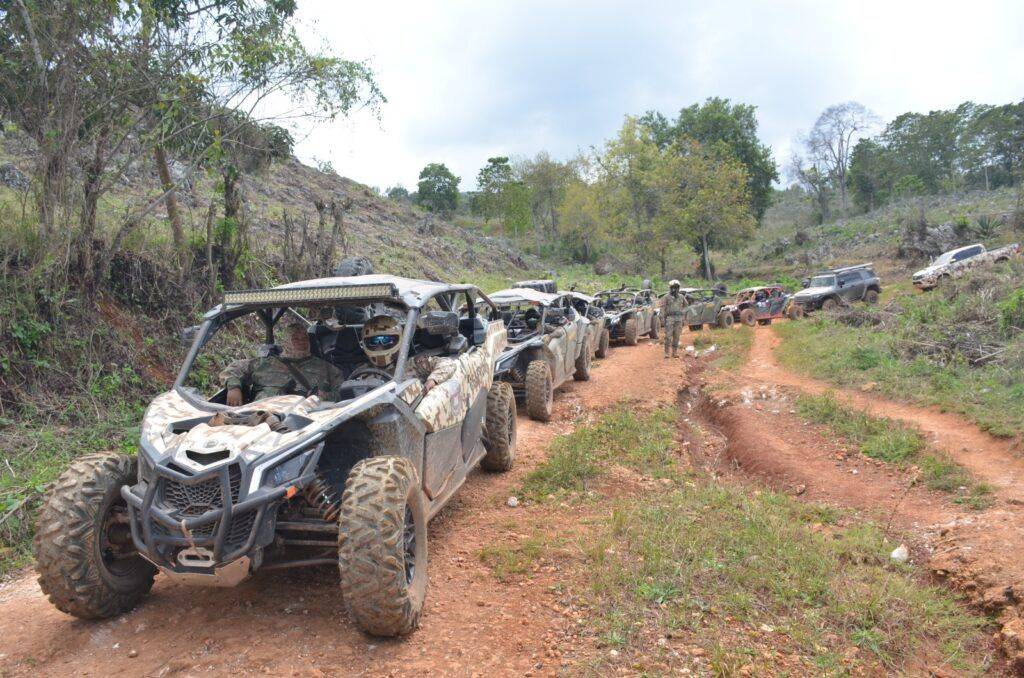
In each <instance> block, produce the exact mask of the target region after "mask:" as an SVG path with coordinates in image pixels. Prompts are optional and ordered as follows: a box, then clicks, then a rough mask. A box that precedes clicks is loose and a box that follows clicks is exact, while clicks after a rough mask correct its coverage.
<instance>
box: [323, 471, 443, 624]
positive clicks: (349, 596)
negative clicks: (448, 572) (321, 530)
mask: <svg viewBox="0 0 1024 678" xmlns="http://www.w3.org/2000/svg"><path fill="white" fill-rule="evenodd" d="M340 520H341V523H340V525H339V540H338V564H339V566H340V568H341V593H342V597H343V598H344V601H345V607H346V608H347V609H348V613H349V615H350V616H351V617H352V620H353V621H355V623H356V625H357V626H359V628H361V629H362V630H363V631H365V632H366V633H369V634H372V635H375V636H401V635H404V634H406V633H409V632H410V631H412V630H413V629H415V628H416V626H417V625H419V620H420V613H422V611H423V601H424V599H425V598H426V594H427V512H426V508H425V506H424V504H423V495H422V492H421V490H420V484H419V476H418V475H417V474H416V469H415V468H413V465H412V464H411V463H410V462H409V460H408V459H405V458H404V457H373V458H371V459H364V460H362V461H360V462H359V463H358V464H356V465H355V467H354V468H353V469H352V472H351V473H349V475H348V481H347V482H346V483H345V493H344V495H343V496H342V500H341V519H340Z"/></svg>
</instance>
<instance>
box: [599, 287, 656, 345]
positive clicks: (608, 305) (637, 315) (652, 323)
mask: <svg viewBox="0 0 1024 678" xmlns="http://www.w3.org/2000/svg"><path fill="white" fill-rule="evenodd" d="M596 298H597V305H598V306H600V307H601V308H602V309H604V315H605V319H606V322H607V325H608V331H609V334H610V339H611V341H613V342H616V341H621V342H623V343H625V344H626V345H627V346H636V345H637V342H638V341H639V339H640V337H642V336H644V335H647V336H648V337H650V338H651V339H657V338H658V323H659V322H660V320H659V318H658V308H657V305H656V304H655V296H654V293H653V292H652V291H651V290H650V289H649V288H644V289H636V288H627V287H620V288H619V289H617V290H604V291H603V292H598V293H597V295H596Z"/></svg>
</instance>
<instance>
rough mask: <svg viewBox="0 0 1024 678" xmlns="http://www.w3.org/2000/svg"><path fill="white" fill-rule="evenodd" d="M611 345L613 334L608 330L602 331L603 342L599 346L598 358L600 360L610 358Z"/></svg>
mask: <svg viewBox="0 0 1024 678" xmlns="http://www.w3.org/2000/svg"><path fill="white" fill-rule="evenodd" d="M611 343H612V334H611V332H609V331H608V330H602V331H601V341H600V343H598V345H597V357H598V358H607V357H608V347H609V346H610V345H611Z"/></svg>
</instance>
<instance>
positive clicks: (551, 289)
mask: <svg viewBox="0 0 1024 678" xmlns="http://www.w3.org/2000/svg"><path fill="white" fill-rule="evenodd" d="M512 287H513V288H515V289H519V288H523V289H528V290H537V291H538V292H544V293H545V294H558V283H556V282H555V281H554V280H519V281H517V282H514V283H512Z"/></svg>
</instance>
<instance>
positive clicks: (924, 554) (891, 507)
mask: <svg viewBox="0 0 1024 678" xmlns="http://www.w3.org/2000/svg"><path fill="white" fill-rule="evenodd" d="M778 343H779V338H778V337H777V335H775V333H774V332H772V331H771V330H770V329H769V328H760V329H758V330H757V332H756V339H755V341H754V344H753V347H752V349H751V354H750V357H749V360H748V362H747V363H746V365H745V366H744V367H743V368H742V369H741V370H740V371H739V372H738V373H721V372H720V373H716V374H712V375H711V376H710V380H711V381H712V382H713V383H714V384H715V386H716V387H717V389H719V390H720V391H724V393H725V394H726V395H725V396H724V397H718V398H717V399H716V400H715V401H714V402H711V403H709V404H708V406H707V408H706V409H707V411H708V413H709V415H710V416H711V417H712V419H713V420H714V421H715V422H716V423H717V424H718V425H719V426H720V427H721V428H722V432H723V433H724V434H725V436H726V438H727V439H728V446H727V449H726V455H727V457H728V459H729V461H730V462H731V463H732V468H733V469H734V470H736V471H739V472H741V473H743V474H749V475H753V476H755V477H757V478H760V479H762V480H763V481H765V482H767V483H768V484H770V485H772V486H774V487H775V488H776V489H779V490H781V491H786V492H790V493H792V494H795V495H800V496H801V497H802V498H806V499H809V500H813V501H817V502H822V503H825V504H831V505H835V506H842V507H852V508H854V509H856V510H858V511H860V512H862V513H863V514H864V515H865V516H870V517H872V518H874V519H875V520H877V521H879V522H880V523H881V524H883V525H886V526H889V527H891V528H894V529H895V530H896V531H898V532H899V533H900V534H903V535H905V536H906V538H907V540H908V543H909V545H910V546H911V550H912V558H913V559H914V560H916V561H918V562H921V563H923V564H925V566H926V567H927V568H928V569H929V570H930V572H932V573H933V574H934V575H935V576H936V577H937V578H938V579H941V580H945V581H947V582H949V583H950V584H951V585H952V586H954V587H955V588H957V589H958V590H960V591H962V592H963V593H964V594H965V595H967V596H968V598H969V599H970V600H971V602H972V603H974V604H975V605H976V606H977V607H979V608H980V609H983V610H984V611H985V612H987V613H989V614H992V615H996V616H998V618H999V622H1000V628H1001V632H1000V641H1001V643H1002V648H1003V650H1004V653H1005V654H1006V655H1007V657H1008V658H1009V659H1010V661H1011V662H1012V663H1014V665H1015V667H1016V670H1017V671H1018V672H1021V673H1024V559H1022V558H1021V557H1020V554H1021V553H1024V485H1022V481H1024V459H1022V458H1021V457H1020V456H1019V455H1018V453H1017V452H1016V450H1015V449H1014V444H1013V441H1009V440H1005V439H1001V438H996V437H994V436H991V435H989V434H987V433H985V432H984V431H981V430H980V429H978V428H977V427H976V426H974V425H972V424H970V423H969V422H966V421H964V420H963V419H961V418H960V417H958V416H956V415H953V414H947V413H943V412H939V411H937V410H935V409H929V408H922V407H915V406H912V405H907V404H905V403H898V402H892V401H889V400H886V399H884V398H881V397H879V396H877V395H876V394H874V393H870V392H863V391H851V390H843V389H837V388H835V387H833V386H830V385H828V384H825V383H822V382H819V381H816V380H813V379H809V378H806V377H804V376H802V375H798V374H795V373H792V372H790V371H788V370H787V369H785V368H783V367H782V366H781V365H779V363H778V362H777V361H776V360H775V357H774V353H773V350H774V348H775V346H777V345H778ZM826 391H832V392H834V393H835V395H836V398H837V400H838V401H839V402H840V403H841V404H843V405H844V406H846V407H848V408H851V409H855V410H861V411H864V412H867V413H870V414H872V415H875V416H881V417H888V418H890V419H896V420H899V421H902V422H905V423H907V424H910V425H912V426H915V427H917V428H918V429H919V430H920V431H921V432H922V434H923V435H924V436H925V438H926V439H927V441H928V443H929V445H930V447H931V448H933V449H934V450H935V451H937V452H942V453H945V454H946V455H948V457H949V458H951V459H952V460H954V461H955V462H957V463H958V464H960V465H961V466H963V467H964V468H966V469H967V470H968V471H969V472H970V473H971V474H972V476H973V477H974V478H975V479H977V480H978V481H984V482H985V483H988V484H989V485H990V486H991V487H992V496H993V498H994V501H993V502H992V505H991V506H990V507H989V508H987V509H986V510H983V511H975V510H971V509H970V508H969V507H967V506H966V505H960V504H957V503H954V501H953V497H951V496H950V495H949V494H944V493H940V492H935V491H931V490H928V489H926V488H925V487H924V486H923V485H921V484H919V483H918V480H919V473H918V472H917V471H916V469H914V468H906V469H900V468H897V467H895V466H893V465H890V464H885V463H882V462H879V461H876V460H873V459H870V458H868V457H865V456H863V455H860V454H857V453H856V450H855V449H851V446H850V445H848V444H847V443H846V442H845V441H843V440H841V439H836V438H835V437H834V436H832V435H831V434H830V433H829V432H828V431H826V430H825V429H823V428H822V427H818V426H814V425H808V424H807V423H806V422H805V421H803V420H801V419H800V418H799V417H798V416H797V414H796V409H795V406H794V403H793V401H794V399H795V397H796V396H797V395H798V394H800V393H810V394H820V393H824V392H826Z"/></svg>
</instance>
